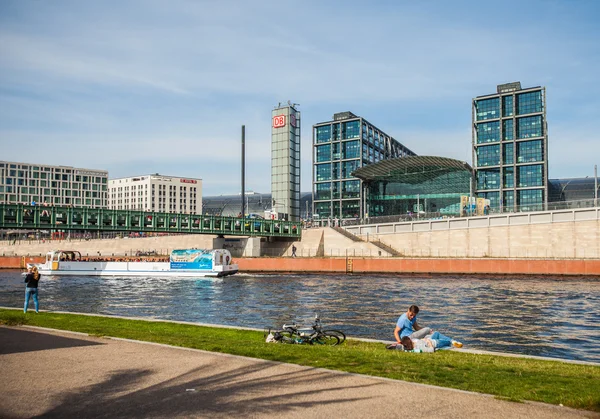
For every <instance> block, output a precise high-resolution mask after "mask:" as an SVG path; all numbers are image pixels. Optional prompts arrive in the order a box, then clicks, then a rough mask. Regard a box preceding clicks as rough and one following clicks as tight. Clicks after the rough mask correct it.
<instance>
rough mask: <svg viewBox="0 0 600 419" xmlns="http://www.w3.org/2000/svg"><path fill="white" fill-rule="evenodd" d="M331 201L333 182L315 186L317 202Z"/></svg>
mask: <svg viewBox="0 0 600 419" xmlns="http://www.w3.org/2000/svg"><path fill="white" fill-rule="evenodd" d="M325 199H331V182H326V183H317V184H316V185H315V200H325Z"/></svg>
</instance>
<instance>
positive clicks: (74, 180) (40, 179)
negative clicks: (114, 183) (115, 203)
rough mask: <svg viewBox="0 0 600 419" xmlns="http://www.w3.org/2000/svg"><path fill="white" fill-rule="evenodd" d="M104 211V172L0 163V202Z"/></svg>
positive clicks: (69, 167) (105, 181)
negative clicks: (100, 209) (90, 208)
mask: <svg viewBox="0 0 600 419" xmlns="http://www.w3.org/2000/svg"><path fill="white" fill-rule="evenodd" d="M32 202H35V203H37V204H44V203H45V204H49V205H57V206H61V205H65V206H66V205H72V206H74V207H94V208H107V204H108V172H107V171H106V170H93V169H80V168H76V167H71V166H48V165H43V164H37V163H19V162H8V161H0V203H7V204H23V203H28V204H31V203H32Z"/></svg>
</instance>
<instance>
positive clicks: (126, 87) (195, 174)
mask: <svg viewBox="0 0 600 419" xmlns="http://www.w3.org/2000/svg"><path fill="white" fill-rule="evenodd" d="M484 3H486V2H481V1H462V0H453V1H445V0H439V1H434V0H423V1H410V2H409V1H403V0H397V1H393V0H390V1H387V0H380V1H372V2H365V1H351V0H347V1H343V2H342V1H328V2H325V1H312V0H307V1H296V2H291V1H284V0H280V1H268V0H265V1H242V0H239V1H229V0H219V1H216V0H215V1H202V0H169V1H167V0H118V1H117V0H103V1H95V2H93V1H80V0H55V1H52V2H50V1H42V0H0V160H7V161H19V162H25V163H39V164H49V165H65V166H74V167H80V168H87V169H102V170H108V172H109V177H110V178H111V179H113V178H119V177H129V176H138V175H144V174H152V173H160V174H162V175H169V176H181V177H191V178H201V179H202V180H203V195H204V196H212V195H221V194H223V195H227V194H237V193H239V191H240V188H241V179H240V178H241V169H240V161H241V151H240V149H241V146H240V142H241V141H240V137H241V126H242V125H245V127H246V189H247V190H252V191H255V192H261V193H270V189H271V186H270V185H271V180H270V170H271V169H270V167H271V164H270V156H271V151H270V147H271V111H272V109H273V108H274V107H276V106H277V105H278V104H279V103H280V102H281V103H286V102H287V101H288V100H290V101H291V102H293V103H298V104H299V106H298V109H299V110H300V111H301V112H302V119H301V124H302V136H301V138H302V168H301V170H302V185H301V189H302V191H307V192H308V191H310V190H311V182H312V169H311V165H312V157H311V153H312V126H313V125H314V124H316V123H320V122H325V121H329V120H331V119H332V117H333V114H334V113H337V112H343V111H351V112H353V113H354V114H356V115H359V116H362V117H364V118H366V119H367V120H368V121H369V122H371V123H372V124H374V125H375V126H377V127H378V128H380V129H381V130H383V131H384V132H386V133H387V134H389V135H391V136H393V137H394V138H395V139H396V140H398V141H399V142H401V143H402V144H404V145H405V146H406V147H408V148H409V149H411V150H412V151H414V152H415V153H417V154H419V155H437V156H444V157H451V158H455V159H459V160H463V161H466V162H468V163H469V164H470V163H471V161H472V157H471V102H472V99H473V98H474V97H476V96H480V95H484V94H490V93H494V92H495V91H496V85H498V84H502V83H507V82H513V81H520V82H521V84H522V86H523V87H524V88H525V87H534V86H545V87H546V94H547V119H548V133H549V151H548V153H549V175H550V178H569V177H585V176H590V177H591V176H593V175H594V165H596V164H600V129H599V128H598V121H599V120H600V118H599V117H600V83H599V75H600V25H599V24H598V21H600V2H599V1H595V0H565V1H559V0H554V1H553V0H528V1H523V0H518V1H513V0H506V1H502V2H500V3H497V2H490V3H489V4H484Z"/></svg>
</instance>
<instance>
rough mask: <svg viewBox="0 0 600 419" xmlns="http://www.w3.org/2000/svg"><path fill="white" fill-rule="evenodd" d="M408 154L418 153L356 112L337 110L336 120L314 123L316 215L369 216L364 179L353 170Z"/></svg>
mask: <svg viewBox="0 0 600 419" xmlns="http://www.w3.org/2000/svg"><path fill="white" fill-rule="evenodd" d="M405 156H416V154H415V153H413V152H412V151H411V150H409V149H408V148H406V147H404V146H403V145H402V144H400V143H399V142H398V141H396V140H395V139H393V138H392V137H390V136H389V135H388V134H386V133H385V132H383V131H381V130H380V129H379V128H377V127H376V126H374V125H373V124H371V123H369V122H368V121H367V120H366V119H364V118H362V117H360V116H356V115H354V114H353V113H352V112H341V113H336V114H335V115H333V121H329V122H321V123H319V124H315V125H313V187H312V193H313V217H315V218H320V219H328V218H331V219H335V218H337V219H344V218H364V217H365V216H368V214H366V211H365V209H366V208H367V206H366V205H365V202H364V197H365V193H364V191H363V184H362V181H361V180H360V179H358V178H357V177H354V176H351V173H352V172H354V171H355V170H356V169H358V168H359V167H363V166H365V165H367V164H370V163H375V162H379V161H382V160H387V159H392V158H396V157H405Z"/></svg>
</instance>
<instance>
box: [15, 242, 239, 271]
mask: <svg viewBox="0 0 600 419" xmlns="http://www.w3.org/2000/svg"><path fill="white" fill-rule="evenodd" d="M154 259H155V261H153V260H152V258H151V259H150V260H141V259H139V260H123V261H118V260H117V261H113V260H108V261H101V260H94V259H88V258H84V257H82V256H81V253H80V252H78V251H74V250H53V251H51V252H48V253H47V254H46V262H44V263H40V264H35V263H33V264H28V265H27V266H28V267H30V266H37V267H38V270H39V272H40V274H42V275H61V276H63V275H71V276H76V275H77V276H82V275H83V276H145V277H152V276H156V277H178V278H179V277H188V278H189V277H202V276H208V277H220V276H226V275H233V274H235V273H237V271H238V265H237V264H235V263H233V260H232V258H231V253H229V251H228V250H225V249H215V250H202V249H180V250H173V251H172V252H171V255H170V256H169V260H168V261H166V260H165V261H162V260H160V259H159V258H154Z"/></svg>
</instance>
